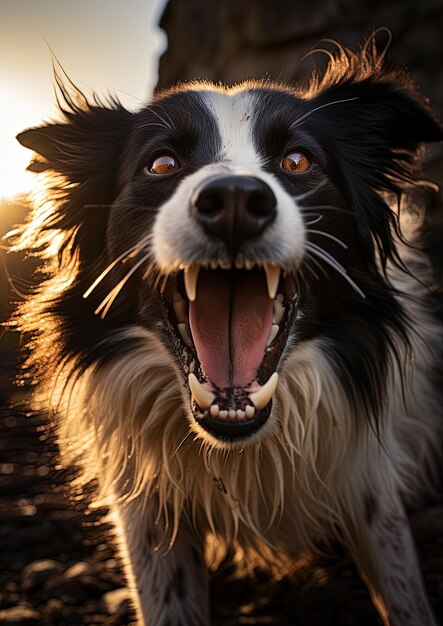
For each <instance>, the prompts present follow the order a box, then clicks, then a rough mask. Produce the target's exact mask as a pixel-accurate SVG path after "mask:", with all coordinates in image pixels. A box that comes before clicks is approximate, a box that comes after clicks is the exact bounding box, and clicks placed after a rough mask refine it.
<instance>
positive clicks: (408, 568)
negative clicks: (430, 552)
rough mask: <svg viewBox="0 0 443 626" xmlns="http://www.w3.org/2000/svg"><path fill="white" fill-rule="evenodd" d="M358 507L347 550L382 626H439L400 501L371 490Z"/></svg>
mask: <svg viewBox="0 0 443 626" xmlns="http://www.w3.org/2000/svg"><path fill="white" fill-rule="evenodd" d="M362 504H363V507H362V510H361V512H360V514H359V515H358V517H359V519H357V524H353V531H351V536H350V537H349V542H350V549H351V552H352V553H353V557H354V560H355V562H356V564H357V566H358V568H359V570H360V573H361V575H362V577H363V578H364V579H365V581H366V583H367V585H368V588H369V591H370V593H371V596H372V599H373V602H374V605H375V606H376V608H377V609H378V612H379V614H380V616H381V617H382V619H383V623H384V624H385V626H438V622H437V620H436V618H435V616H434V613H433V610H432V608H431V605H430V602H429V599H428V596H427V593H426V590H425V586H424V582H423V578H422V575H421V570H420V566H419V563H418V559H417V554H416V551H415V546H414V541H413V537H412V533H411V530H410V527H409V523H408V519H407V517H406V514H405V512H404V508H403V504H402V502H401V500H400V498H399V497H398V495H397V494H395V495H392V494H389V496H388V494H377V492H376V491H375V490H372V491H371V492H368V493H367V495H366V498H365V501H364V502H363V503H362ZM347 530H349V529H347Z"/></svg>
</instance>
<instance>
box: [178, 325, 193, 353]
mask: <svg viewBox="0 0 443 626" xmlns="http://www.w3.org/2000/svg"><path fill="white" fill-rule="evenodd" d="M177 328H178V332H179V333H180V335H181V338H182V339H183V341H184V342H185V344H186V345H187V346H189V347H190V348H192V346H193V345H194V344H193V343H192V339H191V336H190V335H189V333H188V329H187V328H186V324H177Z"/></svg>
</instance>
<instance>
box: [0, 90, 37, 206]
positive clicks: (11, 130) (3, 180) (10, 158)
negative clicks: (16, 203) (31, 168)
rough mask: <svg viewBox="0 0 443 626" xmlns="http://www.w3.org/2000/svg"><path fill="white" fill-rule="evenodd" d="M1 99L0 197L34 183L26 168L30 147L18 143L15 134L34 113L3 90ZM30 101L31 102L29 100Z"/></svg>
mask: <svg viewBox="0 0 443 626" xmlns="http://www.w3.org/2000/svg"><path fill="white" fill-rule="evenodd" d="M2 91H3V93H2V97H1V101H0V197H3V198H7V199H10V198H13V197H14V196H16V195H18V194H21V193H26V192H28V191H30V190H31V189H32V187H33V185H34V180H35V176H33V175H32V174H31V173H30V172H27V171H26V167H27V165H28V163H29V161H30V156H31V155H30V153H29V150H26V149H25V148H23V147H22V146H20V145H19V143H18V142H17V140H16V139H15V136H16V135H17V133H19V132H20V131H21V130H23V128H25V127H26V126H29V125H32V123H33V122H31V123H30V122H29V120H30V119H32V118H33V117H34V116H35V112H33V110H32V108H30V106H29V102H27V106H25V103H24V102H22V101H20V99H19V98H17V97H16V96H14V95H12V94H11V93H10V92H8V90H7V89H5V90H2ZM31 104H32V103H31Z"/></svg>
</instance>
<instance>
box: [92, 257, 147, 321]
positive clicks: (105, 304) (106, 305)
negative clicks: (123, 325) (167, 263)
mask: <svg viewBox="0 0 443 626" xmlns="http://www.w3.org/2000/svg"><path fill="white" fill-rule="evenodd" d="M149 254H150V253H148V254H145V256H143V257H142V258H141V259H140V260H139V261H137V263H136V264H135V265H134V266H133V267H132V268H131V269H130V271H129V272H128V273H127V274H126V275H125V276H124V277H123V278H122V279H121V281H120V282H119V283H118V284H117V285H116V286H115V287H114V288H113V289H112V290H111V291H110V292H109V293H108V295H107V296H106V298H105V299H104V300H103V301H102V302H101V303H100V304H99V306H98V307H97V308H96V310H95V311H94V313H95V314H96V315H98V314H99V313H100V311H101V314H100V317H101V319H104V318H105V317H106V315H107V313H108V311H109V309H110V308H111V306H112V304H113V302H114V301H115V299H116V297H117V296H118V294H119V293H120V291H121V290H122V289H123V287H124V286H125V284H126V283H127V282H128V280H129V279H130V278H131V276H132V275H133V274H134V272H136V271H137V270H138V268H139V267H140V266H141V265H142V264H143V263H145V262H146V260H147V259H148V258H149Z"/></svg>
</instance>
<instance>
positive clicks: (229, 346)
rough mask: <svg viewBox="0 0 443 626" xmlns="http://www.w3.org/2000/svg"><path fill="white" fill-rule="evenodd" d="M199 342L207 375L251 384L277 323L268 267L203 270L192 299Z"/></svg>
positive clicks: (226, 383)
mask: <svg viewBox="0 0 443 626" xmlns="http://www.w3.org/2000/svg"><path fill="white" fill-rule="evenodd" d="M189 323H190V326H191V332H192V337H193V340H194V345H195V347H196V349H197V355H198V358H199V360H200V363H201V366H202V369H203V372H204V374H205V375H206V376H207V378H208V379H209V380H210V381H212V382H213V383H215V384H216V385H217V386H218V387H222V388H224V387H245V386H246V385H247V384H248V383H251V382H252V381H253V380H254V379H255V377H256V374H257V369H258V367H259V366H260V363H261V362H262V360H263V355H264V352H265V349H266V342H267V340H268V337H269V333H270V331H271V324H272V300H271V299H270V298H269V296H268V292H267V288H266V278H265V275H264V272H262V271H258V270H253V271H236V272H225V271H221V270H217V271H209V270H201V271H200V275H199V278H198V285H197V297H196V299H195V301H194V302H190V303H189Z"/></svg>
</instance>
